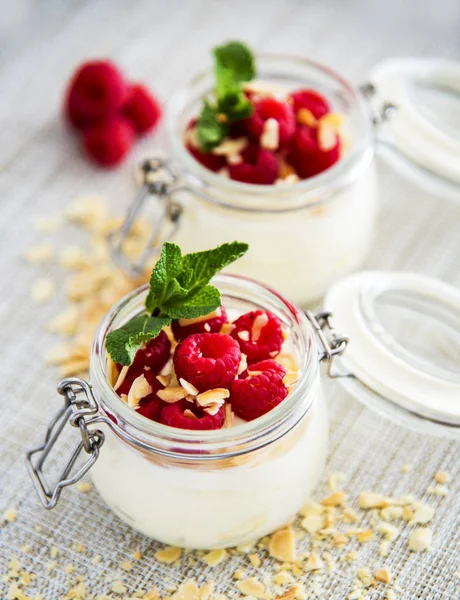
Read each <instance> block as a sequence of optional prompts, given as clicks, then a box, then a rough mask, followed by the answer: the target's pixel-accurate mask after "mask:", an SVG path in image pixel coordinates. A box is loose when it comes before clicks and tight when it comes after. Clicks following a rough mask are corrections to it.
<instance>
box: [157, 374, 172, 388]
mask: <svg viewBox="0 0 460 600" xmlns="http://www.w3.org/2000/svg"><path fill="white" fill-rule="evenodd" d="M157 379H158V381H159V382H160V383H161V385H163V386H164V387H168V386H169V384H170V383H171V374H169V375H157Z"/></svg>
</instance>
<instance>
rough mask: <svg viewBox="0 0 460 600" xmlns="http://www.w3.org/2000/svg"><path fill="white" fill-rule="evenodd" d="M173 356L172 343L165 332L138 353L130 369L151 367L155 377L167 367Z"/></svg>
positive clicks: (161, 332)
mask: <svg viewBox="0 0 460 600" xmlns="http://www.w3.org/2000/svg"><path fill="white" fill-rule="evenodd" d="M170 354H171V342H170V341H169V338H168V336H167V335H166V333H165V332H164V331H160V333H159V334H158V335H157V337H155V338H153V339H152V340H150V341H148V342H147V344H146V345H145V347H143V348H141V349H140V350H138V351H137V352H136V356H135V357H134V360H133V364H132V366H131V368H130V370H131V369H132V368H134V369H136V368H141V369H143V368H144V367H149V368H150V369H151V370H152V371H153V372H154V373H155V375H157V374H158V372H159V371H161V369H162V368H163V367H164V366H165V364H166V363H167V361H168V359H169V357H170Z"/></svg>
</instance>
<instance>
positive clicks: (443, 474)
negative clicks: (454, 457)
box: [434, 471, 450, 484]
mask: <svg viewBox="0 0 460 600" xmlns="http://www.w3.org/2000/svg"><path fill="white" fill-rule="evenodd" d="M434 480H435V481H436V482H437V483H441V484H444V483H447V482H448V481H449V480H450V473H448V472H447V471H438V472H437V473H436V474H435V476H434Z"/></svg>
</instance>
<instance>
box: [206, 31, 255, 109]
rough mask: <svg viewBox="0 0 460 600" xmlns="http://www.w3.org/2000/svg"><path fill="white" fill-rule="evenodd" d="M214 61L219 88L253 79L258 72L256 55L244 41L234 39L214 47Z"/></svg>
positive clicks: (217, 87) (230, 86) (231, 86)
mask: <svg viewBox="0 0 460 600" xmlns="http://www.w3.org/2000/svg"><path fill="white" fill-rule="evenodd" d="M214 61H215V73H216V89H217V90H225V89H231V88H234V87H236V85H237V84H240V83H242V82H244V81H251V79H254V76H255V74H256V70H255V65H254V56H253V54H252V52H251V51H250V50H249V48H248V47H247V46H246V45H245V44H243V43H242V42H238V41H232V42H228V43H226V44H223V45H222V46H217V47H216V48H214ZM217 96H218V97H220V96H219V94H217Z"/></svg>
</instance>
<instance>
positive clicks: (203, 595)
mask: <svg viewBox="0 0 460 600" xmlns="http://www.w3.org/2000/svg"><path fill="white" fill-rule="evenodd" d="M214 587H215V586H214V581H208V582H207V583H205V584H204V585H203V586H202V587H201V588H200V591H199V594H200V600H209V598H211V596H212V593H213V592H214Z"/></svg>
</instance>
